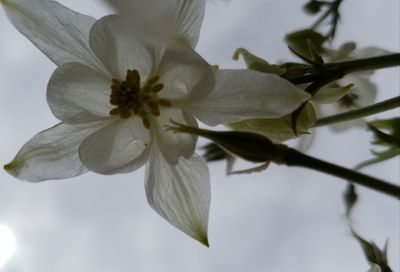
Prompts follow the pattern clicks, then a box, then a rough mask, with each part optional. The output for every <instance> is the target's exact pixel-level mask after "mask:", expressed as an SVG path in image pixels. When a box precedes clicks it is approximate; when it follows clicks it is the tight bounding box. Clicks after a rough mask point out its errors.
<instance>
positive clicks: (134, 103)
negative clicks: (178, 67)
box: [110, 70, 172, 128]
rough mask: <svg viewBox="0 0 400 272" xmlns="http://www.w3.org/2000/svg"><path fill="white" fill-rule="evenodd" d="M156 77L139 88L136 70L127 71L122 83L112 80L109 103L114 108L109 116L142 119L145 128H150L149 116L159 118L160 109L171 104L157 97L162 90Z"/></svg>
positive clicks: (138, 77) (138, 76) (161, 85)
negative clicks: (133, 116) (137, 117)
mask: <svg viewBox="0 0 400 272" xmlns="http://www.w3.org/2000/svg"><path fill="white" fill-rule="evenodd" d="M159 79H160V78H159V77H158V76H155V77H152V78H150V79H149V80H147V82H146V83H145V84H144V85H143V86H141V85H140V75H139V72H138V71H137V70H128V71H127V73H126V78H125V80H124V81H119V80H117V79H113V80H112V85H111V90H112V91H111V95H110V103H111V105H113V106H116V107H115V108H114V109H112V110H111V111H110V115H119V116H120V117H121V118H123V119H126V118H129V117H131V116H132V115H138V116H140V117H141V118H142V121H143V125H144V127H145V128H150V120H149V117H148V116H149V115H150V114H152V115H154V116H156V117H158V116H160V107H170V106H171V105H172V104H171V102H169V101H168V100H166V99H162V98H159V97H158V93H159V92H160V91H161V90H162V89H163V88H164V84H162V83H159V82H158V80H159Z"/></svg>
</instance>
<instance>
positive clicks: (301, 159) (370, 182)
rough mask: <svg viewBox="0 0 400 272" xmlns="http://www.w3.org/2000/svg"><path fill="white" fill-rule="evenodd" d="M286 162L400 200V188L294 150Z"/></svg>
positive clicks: (287, 156)
mask: <svg viewBox="0 0 400 272" xmlns="http://www.w3.org/2000/svg"><path fill="white" fill-rule="evenodd" d="M284 161H285V163H286V164H287V165H288V166H301V167H305V168H309V169H312V170H316V171H319V172H323V173H326V174H330V175H333V176H336V177H340V178H343V179H345V180H348V181H351V182H353V183H354V184H358V185H361V186H365V187H368V188H371V189H373V190H375V191H379V192H381V193H384V194H387V195H390V196H392V197H395V198H397V199H400V187H399V186H396V185H394V184H391V183H388V182H386V181H383V180H380V179H377V178H374V177H371V176H367V175H364V174H362V173H359V172H356V171H353V170H350V169H347V168H344V167H342V166H339V165H336V164H333V163H330V162H326V161H322V160H319V159H317V158H313V157H310V156H308V155H306V154H303V153H301V152H299V151H297V150H295V149H292V148H287V150H286V151H285V158H284Z"/></svg>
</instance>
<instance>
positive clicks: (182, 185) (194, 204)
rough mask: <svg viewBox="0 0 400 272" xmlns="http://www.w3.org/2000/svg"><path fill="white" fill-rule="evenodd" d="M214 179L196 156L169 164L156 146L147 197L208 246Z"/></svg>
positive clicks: (150, 167) (189, 233)
mask: <svg viewBox="0 0 400 272" xmlns="http://www.w3.org/2000/svg"><path fill="white" fill-rule="evenodd" d="M209 179H210V177H209V172H208V168H207V164H206V163H205V162H204V160H203V159H202V158H201V157H200V156H198V155H197V154H194V155H193V156H192V157H191V158H189V159H185V158H181V159H180V160H179V163H178V164H177V165H171V164H169V163H168V162H167V161H166V160H165V159H164V158H163V156H162V155H161V154H160V152H159V150H157V147H156V146H154V148H153V150H152V153H151V156H150V161H149V163H148V164H147V165H146V194H147V199H148V201H149V204H150V206H151V207H152V208H153V209H154V210H155V211H156V212H157V213H158V214H160V215H161V216H162V217H164V218H165V219H166V220H167V221H168V222H169V223H171V224H172V225H174V226H175V227H177V228H178V229H180V230H181V231H183V232H184V233H186V234H187V235H189V236H191V237H192V238H194V239H196V240H198V241H199V242H200V243H202V244H204V245H206V246H208V239H207V225H208V213H209V207H210V198H211V194H210V180H209Z"/></svg>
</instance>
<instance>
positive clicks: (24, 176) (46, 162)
mask: <svg viewBox="0 0 400 272" xmlns="http://www.w3.org/2000/svg"><path fill="white" fill-rule="evenodd" d="M104 124H105V123H104V122H93V123H87V124H80V125H68V124H64V123H60V124H58V125H56V126H54V127H52V128H49V129H47V130H44V131H42V132H39V133H38V134H36V135H35V136H34V137H33V138H32V139H30V140H29V141H28V142H27V143H26V144H25V145H24V146H23V147H22V148H21V150H20V151H19V152H18V154H17V155H16V156H15V158H14V160H13V161H12V162H10V163H9V164H7V165H5V166H4V169H5V170H7V172H8V173H10V174H11V175H13V176H15V177H16V178H18V179H21V180H27V181H32V182H37V181H44V180H49V179H63V178H69V177H74V176H78V175H81V174H83V173H85V172H86V171H87V170H86V168H85V167H84V166H83V165H82V163H81V162H80V160H79V157H78V147H79V145H80V144H81V143H82V141H83V140H84V139H85V138H86V137H88V136H89V135H90V134H92V133H93V132H95V131H96V130H98V129H100V128H101V127H102V126H103V125H104Z"/></svg>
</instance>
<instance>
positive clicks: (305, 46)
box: [285, 29, 326, 59]
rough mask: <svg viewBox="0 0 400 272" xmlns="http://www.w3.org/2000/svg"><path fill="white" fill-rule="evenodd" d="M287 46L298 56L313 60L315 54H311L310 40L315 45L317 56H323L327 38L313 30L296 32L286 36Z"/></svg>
mask: <svg viewBox="0 0 400 272" xmlns="http://www.w3.org/2000/svg"><path fill="white" fill-rule="evenodd" d="M285 39H286V42H287V44H288V45H289V46H290V47H291V48H292V49H293V50H294V51H295V52H297V53H298V54H300V55H302V56H304V57H307V58H309V59H313V54H312V53H310V47H309V42H308V40H309V41H310V42H311V43H312V44H313V47H314V48H313V50H315V52H314V53H315V54H317V55H321V54H322V53H323V47H322V45H323V43H324V42H325V41H326V38H325V37H324V36H323V35H322V34H320V33H318V32H316V31H314V30H312V29H304V30H300V31H296V32H293V33H290V34H288V35H286V38H285Z"/></svg>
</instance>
